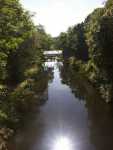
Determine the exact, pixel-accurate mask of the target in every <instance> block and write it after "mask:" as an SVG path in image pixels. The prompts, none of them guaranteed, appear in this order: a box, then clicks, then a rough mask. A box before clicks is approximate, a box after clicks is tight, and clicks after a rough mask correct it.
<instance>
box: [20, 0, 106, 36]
mask: <svg viewBox="0 0 113 150" xmlns="http://www.w3.org/2000/svg"><path fill="white" fill-rule="evenodd" d="M20 1H21V3H22V5H23V6H24V8H25V9H27V10H29V11H31V12H35V17H34V18H33V21H34V23H35V24H36V25H38V24H42V25H43V26H44V27H45V30H46V32H47V33H49V34H51V35H52V36H53V37H55V36H58V35H59V34H60V32H65V31H66V30H67V29H68V27H70V26H73V25H75V24H77V23H80V22H82V21H84V19H85V18H86V17H87V15H88V14H90V13H91V12H92V11H93V10H94V9H95V8H97V7H101V6H103V1H104V0H20Z"/></svg>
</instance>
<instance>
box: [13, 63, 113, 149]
mask: <svg viewBox="0 0 113 150" xmlns="http://www.w3.org/2000/svg"><path fill="white" fill-rule="evenodd" d="M46 66H49V68H51V67H52V68H53V67H54V69H53V70H52V69H50V71H53V74H52V77H51V82H50V83H49V84H48V91H47V98H48V100H47V102H46V104H45V105H43V106H42V107H41V108H40V110H37V111H35V112H34V113H33V114H32V115H31V116H30V118H29V119H28V121H27V122H26V123H25V126H24V127H23V129H22V131H20V132H19V133H18V134H17V135H16V137H15V140H14V141H13V144H12V148H11V149H14V150H106V149H109V150H110V149H113V117H112V111H111V109H110V107H109V106H106V105H105V104H104V103H103V102H101V100H100V98H99V96H98V94H97V93H96V92H95V91H94V89H93V88H92V87H91V86H90V85H88V84H87V88H86V87H85V86H86V82H85V83H84V82H81V81H79V80H80V79H79V77H76V78H75V80H72V81H71V79H72V78H71V79H69V78H66V79H67V80H70V82H69V84H66V82H65V81H67V80H66V79H65V77H64V78H63V75H62V72H61V70H62V69H59V67H58V66H57V62H53V63H49V64H48V63H46ZM65 73H67V74H66V75H67V76H68V72H65ZM75 76H76V75H75ZM81 80H82V79H81ZM62 82H65V84H63V83H62ZM80 82H81V83H80ZM97 96H98V97H97ZM99 100H100V101H99Z"/></svg>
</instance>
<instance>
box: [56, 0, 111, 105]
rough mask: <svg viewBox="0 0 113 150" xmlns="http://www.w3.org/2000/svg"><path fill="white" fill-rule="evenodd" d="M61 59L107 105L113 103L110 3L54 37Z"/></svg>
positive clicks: (109, 0) (109, 1)
mask: <svg viewBox="0 0 113 150" xmlns="http://www.w3.org/2000/svg"><path fill="white" fill-rule="evenodd" d="M57 46H58V49H63V50H64V54H63V55H64V60H65V62H67V63H69V64H70V65H71V67H73V69H74V70H75V72H76V71H79V72H80V73H83V74H85V76H87V78H88V79H89V81H90V82H92V83H93V85H94V86H95V87H97V89H99V91H100V93H101V95H102V97H103V98H104V99H105V100H106V102H112V101H113V1H112V0H108V1H107V2H106V3H105V6H104V7H102V8H97V9H95V10H94V11H93V12H92V13H91V14H89V15H88V16H87V18H86V19H85V21H84V22H82V23H81V24H77V25H75V26H73V27H70V28H69V29H68V31H67V32H65V33H61V34H60V36H59V37H57Z"/></svg>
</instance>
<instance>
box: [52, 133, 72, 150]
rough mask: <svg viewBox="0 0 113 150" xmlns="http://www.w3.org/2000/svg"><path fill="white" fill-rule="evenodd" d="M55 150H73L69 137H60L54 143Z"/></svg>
mask: <svg viewBox="0 0 113 150" xmlns="http://www.w3.org/2000/svg"><path fill="white" fill-rule="evenodd" d="M53 150H72V142H71V140H70V139H69V138H68V137H65V136H61V137H58V138H56V140H55V141H54V143H53Z"/></svg>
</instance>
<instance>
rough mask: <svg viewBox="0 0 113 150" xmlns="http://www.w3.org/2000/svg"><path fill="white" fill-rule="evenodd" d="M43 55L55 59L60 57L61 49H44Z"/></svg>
mask: <svg viewBox="0 0 113 150" xmlns="http://www.w3.org/2000/svg"><path fill="white" fill-rule="evenodd" d="M44 55H45V58H46V59H55V58H61V57H62V50H48V51H44Z"/></svg>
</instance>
